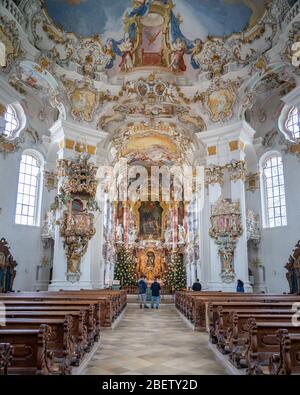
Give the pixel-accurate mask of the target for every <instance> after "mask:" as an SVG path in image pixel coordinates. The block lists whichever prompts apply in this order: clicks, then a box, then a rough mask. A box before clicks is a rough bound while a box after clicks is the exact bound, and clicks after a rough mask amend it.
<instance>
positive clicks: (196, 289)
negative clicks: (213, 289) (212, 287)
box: [192, 282, 202, 291]
mask: <svg viewBox="0 0 300 395" xmlns="http://www.w3.org/2000/svg"><path fill="white" fill-rule="evenodd" d="M192 290H193V291H201V290H202V286H201V284H200V283H198V282H196V283H194V284H193V288H192Z"/></svg>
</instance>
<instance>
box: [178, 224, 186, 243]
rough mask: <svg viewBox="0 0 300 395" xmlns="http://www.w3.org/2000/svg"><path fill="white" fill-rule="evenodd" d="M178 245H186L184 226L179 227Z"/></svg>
mask: <svg viewBox="0 0 300 395" xmlns="http://www.w3.org/2000/svg"><path fill="white" fill-rule="evenodd" d="M178 243H179V244H185V229H184V227H183V226H182V225H178Z"/></svg>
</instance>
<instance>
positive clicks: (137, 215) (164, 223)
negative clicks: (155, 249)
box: [130, 201, 171, 241]
mask: <svg viewBox="0 0 300 395" xmlns="http://www.w3.org/2000/svg"><path fill="white" fill-rule="evenodd" d="M142 203H145V202H142V201H138V202H131V203H130V205H131V209H132V212H133V216H134V223H135V226H136V229H138V230H139V229H140V213H139V209H140V208H141V206H142ZM149 203H150V201H149ZM159 204H160V206H161V208H162V209H163V211H162V218H161V235H160V238H159V239H158V240H160V241H163V240H164V234H165V230H166V227H167V218H168V217H167V216H168V212H169V210H170V208H171V203H166V202H159ZM138 240H139V241H141V240H144V239H143V237H142V236H141V235H140V234H139V236H138Z"/></svg>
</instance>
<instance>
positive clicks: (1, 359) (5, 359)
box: [0, 343, 12, 376]
mask: <svg viewBox="0 0 300 395" xmlns="http://www.w3.org/2000/svg"><path fill="white" fill-rule="evenodd" d="M11 359H12V346H11V345H10V343H0V376H4V375H7V371H8V366H9V365H10V363H11Z"/></svg>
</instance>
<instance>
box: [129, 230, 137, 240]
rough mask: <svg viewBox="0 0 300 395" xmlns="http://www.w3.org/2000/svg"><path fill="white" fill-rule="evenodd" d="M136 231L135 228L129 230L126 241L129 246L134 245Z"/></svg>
mask: <svg viewBox="0 0 300 395" xmlns="http://www.w3.org/2000/svg"><path fill="white" fill-rule="evenodd" d="M136 236H137V235H136V229H135V228H132V229H131V230H130V232H129V235H128V239H129V240H128V241H129V244H134V243H135V241H136Z"/></svg>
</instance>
